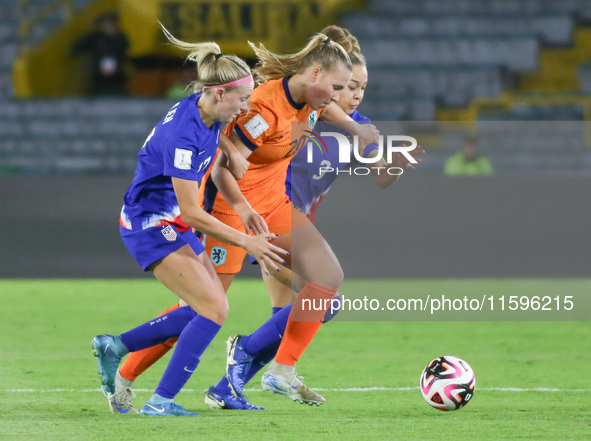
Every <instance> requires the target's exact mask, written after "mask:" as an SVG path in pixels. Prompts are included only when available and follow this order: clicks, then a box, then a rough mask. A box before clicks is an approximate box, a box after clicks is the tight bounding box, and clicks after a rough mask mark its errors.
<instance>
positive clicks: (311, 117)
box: [308, 110, 318, 130]
mask: <svg viewBox="0 0 591 441" xmlns="http://www.w3.org/2000/svg"><path fill="white" fill-rule="evenodd" d="M316 121H318V112H317V111H316V110H314V111H313V112H312V113H310V115H309V116H308V127H310V130H311V129H313V128H314V126H315V125H316Z"/></svg>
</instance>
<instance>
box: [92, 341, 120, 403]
mask: <svg viewBox="0 0 591 441" xmlns="http://www.w3.org/2000/svg"><path fill="white" fill-rule="evenodd" d="M116 349H117V343H116V342H115V341H114V339H113V336H112V335H97V336H96V337H94V338H93V339H92V353H93V354H94V356H95V357H96V358H97V361H98V368H99V375H100V376H101V384H102V390H103V393H104V394H105V396H106V397H107V398H109V395H113V394H114V393H115V375H116V374H117V367H118V366H119V363H120V362H121V357H123V355H125V354H121V355H120V354H119V353H118V352H117V350H116Z"/></svg>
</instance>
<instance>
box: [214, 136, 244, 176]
mask: <svg viewBox="0 0 591 441" xmlns="http://www.w3.org/2000/svg"><path fill="white" fill-rule="evenodd" d="M219 147H220V150H221V151H222V152H224V154H225V155H226V158H228V169H229V170H230V173H232V175H233V176H234V177H235V178H236V180H240V179H242V177H243V176H244V174H245V173H246V171H247V170H248V166H249V165H250V163H249V162H248V160H247V159H246V158H245V157H244V156H243V155H242V154H241V153H240V152H239V151H238V149H237V148H236V146H235V145H234V144H233V143H232V141H230V138H228V136H227V135H226V134H225V133H223V132H222V133H221V134H220V144H219Z"/></svg>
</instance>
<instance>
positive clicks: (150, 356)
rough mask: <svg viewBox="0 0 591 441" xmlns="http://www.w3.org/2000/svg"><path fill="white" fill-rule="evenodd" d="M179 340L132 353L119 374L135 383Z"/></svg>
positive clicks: (173, 308) (169, 309) (172, 340)
mask: <svg viewBox="0 0 591 441" xmlns="http://www.w3.org/2000/svg"><path fill="white" fill-rule="evenodd" d="M178 307H179V305H178V304H176V305H174V306H173V307H172V308H168V309H167V310H166V311H164V312H162V314H159V315H158V317H160V316H161V315H164V314H167V313H169V312H171V311H174V310H175V309H177V308H178ZM177 340H178V337H173V338H171V339H169V340H167V341H165V342H164V343H161V344H159V345H156V346H152V347H151V348H146V349H142V350H141V351H136V352H130V354H129V355H128V356H127V358H126V359H125V361H124V362H123V364H122V365H121V366H120V367H119V373H120V374H121V376H122V377H123V378H125V379H127V380H131V381H135V379H136V378H137V377H138V376H140V375H141V374H142V373H143V372H144V371H145V370H146V369H148V368H149V367H150V366H152V365H153V364H154V363H156V362H157V361H158V360H160V359H161V358H162V357H163V356H164V354H166V353H167V352H168V351H170V350H171V349H172V347H173V346H174V344H175V343H176V341H177Z"/></svg>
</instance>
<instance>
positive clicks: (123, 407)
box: [107, 387, 139, 414]
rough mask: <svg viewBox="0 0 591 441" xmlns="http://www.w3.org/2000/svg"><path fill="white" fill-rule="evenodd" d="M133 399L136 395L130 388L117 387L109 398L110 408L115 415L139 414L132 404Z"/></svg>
mask: <svg viewBox="0 0 591 441" xmlns="http://www.w3.org/2000/svg"><path fill="white" fill-rule="evenodd" d="M131 397H135V394H134V393H133V391H132V390H131V388H130V387H117V388H116V389H115V393H114V394H109V395H108V396H107V398H108V400H109V407H110V408H111V412H112V413H114V414H118V413H128V414H132V413H139V412H138V410H137V409H136V408H135V407H133V404H131Z"/></svg>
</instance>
